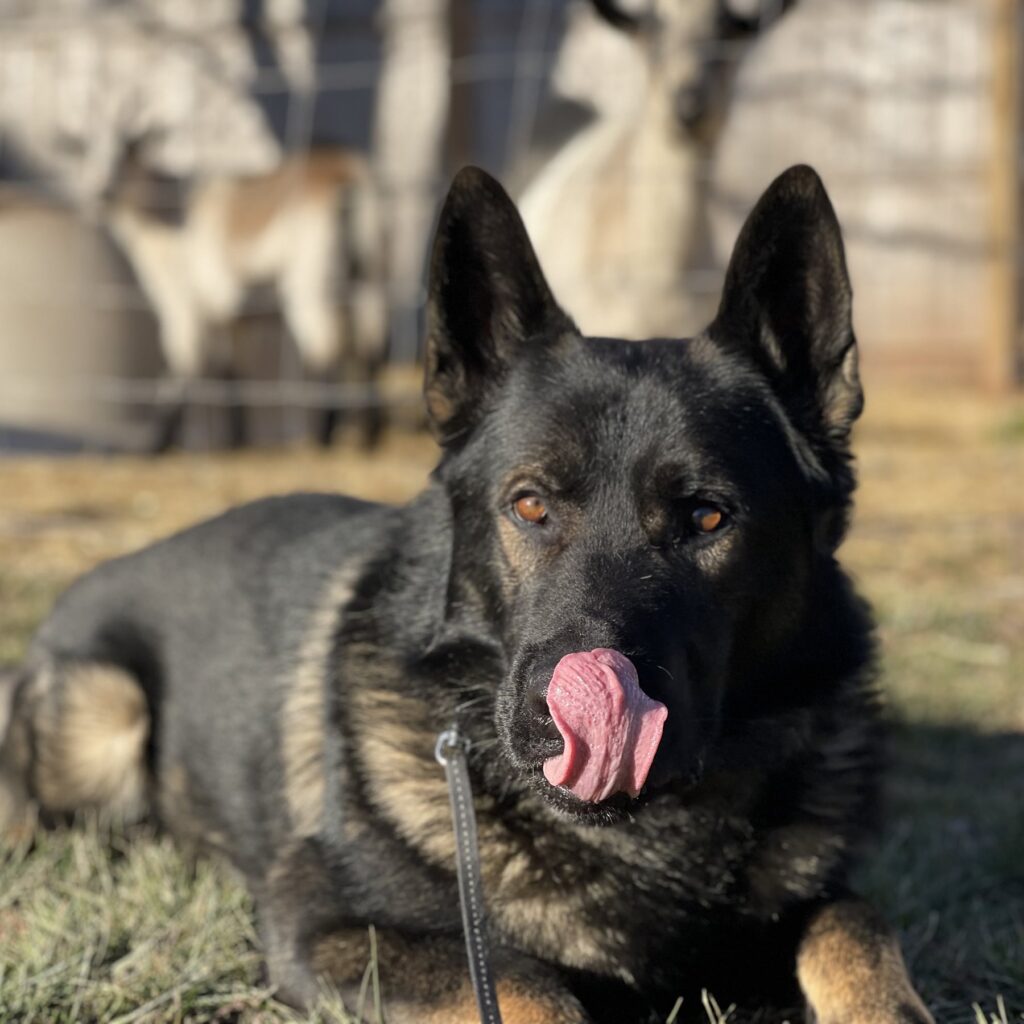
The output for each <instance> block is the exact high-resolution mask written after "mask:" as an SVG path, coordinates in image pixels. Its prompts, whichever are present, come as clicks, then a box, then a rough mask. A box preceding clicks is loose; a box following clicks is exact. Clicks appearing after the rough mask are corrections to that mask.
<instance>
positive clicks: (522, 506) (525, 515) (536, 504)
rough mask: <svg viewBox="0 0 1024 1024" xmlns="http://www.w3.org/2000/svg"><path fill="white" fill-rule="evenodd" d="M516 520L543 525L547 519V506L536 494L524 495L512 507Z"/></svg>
mask: <svg viewBox="0 0 1024 1024" xmlns="http://www.w3.org/2000/svg"><path fill="white" fill-rule="evenodd" d="M512 511H513V512H515V514H516V518H517V519H519V520H521V521H522V522H524V523H535V524H538V525H539V524H540V523H543V522H544V520H545V519H547V517H548V510H547V506H545V504H544V502H543V501H542V500H541V499H540V498H539V497H537V495H536V494H524V495H523V496H522V497H521V498H517V499H516V500H515V502H514V503H513V505H512Z"/></svg>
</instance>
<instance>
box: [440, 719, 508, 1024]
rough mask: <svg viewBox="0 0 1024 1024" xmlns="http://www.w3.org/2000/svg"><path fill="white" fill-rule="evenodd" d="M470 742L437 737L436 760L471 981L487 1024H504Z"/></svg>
mask: <svg viewBox="0 0 1024 1024" xmlns="http://www.w3.org/2000/svg"><path fill="white" fill-rule="evenodd" d="M468 750H469V740H467V739H466V738H465V737H464V736H462V735H461V734H460V733H459V730H458V726H456V725H452V726H450V727H449V728H448V729H445V730H444V732H442V733H440V735H439V736H438V737H437V743H436V744H435V746H434V757H435V758H436V759H437V763H438V764H439V765H441V766H442V767H443V768H444V773H445V777H446V778H447V780H448V796H449V798H450V799H451V804H452V824H453V826H454V829H455V866H456V869H457V871H458V877H459V903H460V904H461V906H462V929H463V931H464V932H465V933H466V955H467V957H468V958H469V977H470V980H471V981H472V982H473V992H474V993H475V994H476V1005H477V1007H478V1009H479V1010H480V1020H481V1021H482V1022H483V1024H501V1011H500V1010H499V1009H498V996H497V993H496V992H495V991H494V977H493V976H492V974H491V962H490V954H489V952H488V947H487V919H486V914H485V912H484V900H483V885H482V883H481V880H480V851H479V849H478V848H477V834H476V812H475V811H474V809H473V791H472V789H471V787H470V784H469V768H468V766H467V761H466V753H467V751H468Z"/></svg>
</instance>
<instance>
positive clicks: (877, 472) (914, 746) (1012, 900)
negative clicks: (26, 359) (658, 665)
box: [0, 390, 1024, 1024]
mask: <svg viewBox="0 0 1024 1024" xmlns="http://www.w3.org/2000/svg"><path fill="white" fill-rule="evenodd" d="M855 447H856V451H857V454H858V460H859V469H860V479H861V489H860V492H859V506H858V512H857V515H856V518H855V522H854V527H853V531H852V533H851V536H850V539H849V540H848V541H847V543H846V544H845V546H844V549H843V550H842V552H841V556H842V558H843V559H844V561H845V562H846V564H847V565H848V566H849V567H850V568H851V569H852V570H853V572H854V574H855V575H856V576H857V578H858V580H859V582H860V584H861V586H862V588H863V589H864V591H865V592H866V593H867V595H868V596H869V598H870V599H871V600H872V601H873V603H874V605H875V607H876V610H877V611H878V614H879V619H880V624H881V636H882V641H883V647H884V654H885V669H886V671H885V692H886V697H887V701H888V706H889V711H890V717H891V719H892V721H893V723H894V770H893V775H892V783H891V786H890V792H889V819H888V825H887V829H886V833H885V837H884V839H883V840H882V841H881V842H880V843H879V844H878V846H877V848H875V849H874V850H873V851H871V855H870V857H869V859H868V862H867V866H866V867H865V869H864V870H863V871H862V873H861V876H860V878H859V884H860V887H861V888H862V889H863V890H865V891H866V892H867V893H868V894H869V895H870V896H872V897H873V898H874V899H875V900H876V901H877V902H878V903H879V904H880V906H882V908H883V909H884V910H885V912H886V914H887V915H888V916H889V917H890V919H891V920H892V921H893V922H894V923H895V924H896V925H897V927H898V928H899V929H900V931H901V935H902V938H903V942H904V946H905V949H906V952H907V958H908V960H909V961H910V963H911V965H912V969H913V971H914V973H915V974H916V975H917V977H918V978H919V979H920V982H921V987H922V989H923V990H924V992H925V994H926V996H927V998H928V1000H929V1001H930V1003H931V1005H932V1006H933V1008H934V1009H935V1011H936V1017H937V1019H938V1020H940V1021H951V1022H963V1024H967V1022H975V1024H977V1022H986V1021H1002V1022H1005V1024H1009V1022H1011V1021H1017V1022H1020V1021H1024V402H1022V401H1021V400H1019V399H1018V400H1016V401H1014V400H1009V399H1007V400H996V399H991V398H985V397H980V396H978V395H971V394H967V393H964V392H956V391H950V392H934V391H933V392H930V393H928V392H922V391H913V392H908V391H906V390H902V391H899V392H897V391H894V390H890V391H883V392H881V393H877V392H873V393H871V395H870V402H869V406H868V411H867V414H866V416H865V419H864V420H863V422H862V424H861V425H860V426H859V428H858V431H857V434H856V438H855ZM434 456H435V451H434V448H433V445H432V443H431V442H430V441H429V439H427V438H426V437H425V436H411V435H402V436H396V437H393V438H391V439H389V440H388V442H387V444H386V445H385V447H384V448H383V449H382V450H379V451H377V452H375V453H373V454H369V455H368V454H365V453H360V452H357V451H354V450H349V449H340V450H336V451H333V452H330V453H326V454H325V453H321V452H317V451H313V450H311V449H307V448H294V449H288V450H282V451H274V452H261V453H251V454H250V453H247V454H242V455H232V456H214V455H210V456H171V457H167V458H163V459H160V460H157V461H154V460H144V459H135V458H120V457H108V458H100V457H75V458H67V459H37V458H27V459H17V460H14V459H12V460H7V461H0V664H2V663H5V662H11V661H14V660H16V659H17V658H18V657H19V656H20V655H21V653H22V651H23V650H24V646H25V643H26V641H27V638H28V636H29V633H30V631H31V629H32V628H33V626H34V625H35V623H36V622H37V621H38V620H39V619H40V618H41V617H42V615H43V614H44V613H45V610H46V608H47V607H48V606H49V604H50V602H51V601H52V600H53V598H54V596H55V595H56V594H57V593H58V592H59V591H60V589H61V588H62V587H63V586H65V585H66V584H67V582H68V581H69V580H70V579H72V578H73V577H74V576H75V575H77V574H78V573H79V572H81V571H83V570H85V569H87V568H88V567H89V566H91V565H93V564H95V563H96V562H98V561H99V560H101V559H103V558H107V557H109V556H112V555H116V554H120V553H122V552H125V551H129V550H131V549H133V548H136V547H138V546H140V545H142V544H144V543H146V542H147V541H149V540H151V539H153V538H155V537H159V536H162V535H165V534H166V533H168V532H170V531H172V530H174V529H177V528H179V527H181V526H184V525H186V524H188V523H191V522H193V521H195V520H196V519H199V518H201V517H204V516H208V515H211V514H213V513H216V512H218V511H219V510H221V509H223V508H224V507H226V506H228V505H231V504H235V503H238V502H240V501H244V500H246V499H249V498H254V497H257V496H262V495H266V494H272V493H280V492H284V491H289V490H295V489H304V490H310V489H321V490H343V491H348V492H351V493H354V494H358V495H360V496H363V497H369V498H377V499H382V500H388V501H401V500H404V499H405V498H407V497H409V496H410V495H412V494H413V493H414V492H415V491H416V490H417V489H418V488H419V487H420V486H421V485H422V484H423V482H424V480H425V479H426V476H427V473H428V472H429V470H430V467H431V465H432V462H433V459H434ZM126 876H127V877H126ZM115 877H116V878H117V885H116V886H114V885H112V884H111V879H113V878H115ZM97 879H98V880H99V881H97ZM96 885H102V886H109V901H110V902H109V905H108V904H104V905H105V906H106V908H107V909H106V910H105V911H104V914H105V915H106V916H104V915H103V914H101V915H99V917H100V918H101V919H102V921H101V923H97V922H96V921H95V920H94V918H96V912H95V907H93V913H92V914H91V915H90V913H89V912H88V911H89V908H90V907H91V906H92V904H90V903H89V902H88V899H87V896H88V891H89V890H90V889H95V886H96ZM55 887H56V891H58V892H63V893H64V899H63V902H61V901H60V900H55ZM147 893H148V894H152V893H156V895H154V896H152V899H151V900H150V903H151V904H152V906H154V907H157V908H159V907H164V909H165V910H166V909H168V908H174V907H177V908H178V910H177V911H175V913H176V914H177V915H178V920H179V923H181V922H184V921H189V922H192V924H193V925H194V926H195V927H196V928H202V927H206V938H205V940H204V941H205V942H206V945H204V946H203V950H202V951H201V953H200V952H196V950H195V949H194V948H193V947H194V946H195V943H196V941H197V940H196V938H195V934H194V933H189V934H178V933H174V934H171V935H169V937H168V933H166V932H161V931H160V929H161V928H164V929H166V928H167V927H168V926H167V924H166V922H165V921H163V917H164V916H165V914H164V912H163V911H161V912H160V913H154V912H152V911H151V909H149V910H143V909H139V907H141V905H142V904H143V903H144V902H145V900H144V898H143V897H144V896H145V894H147ZM146 898H149V897H146ZM133 900H134V901H136V902H135V903H133ZM82 901H84V902H82ZM154 901H155V902H154ZM136 904H138V906H137V905H136ZM126 906H127V907H128V909H127V910H126V909H125V908H126ZM132 907H136V910H134V911H131V912H129V910H131V908H132ZM133 913H134V914H135V916H134V917H133V916H132V914H133ZM103 922H105V923H103ZM203 922H206V924H203ZM207 925H208V927H207ZM104 928H105V929H106V931H105V932H104V931H103V929H104ZM112 935H118V936H120V938H118V939H117V941H116V942H115V941H114V939H112V938H111V936H112ZM154 935H164V939H161V940H160V941H161V942H163V941H166V942H168V943H170V947H169V948H170V949H171V950H172V951H176V952H171V953H166V952H165V953H163V954H161V956H162V959H161V957H156V960H154V957H155V956H156V954H154V953H153V950H152V949H149V948H148V947H147V946H146V943H147V942H149V943H157V939H156V938H154V937H153V936H154ZM142 936H149V938H144V937H142ZM211 944H212V945H211ZM147 950H148V951H147ZM126 962H127V964H128V967H126V966H125V963H126ZM190 964H191V965H193V966H192V967H189V966H188V965H190ZM195 965H205V966H195ZM190 972H191V973H190ZM385 983H386V981H385ZM12 1000H13V1001H12ZM154 1000H155V1002H153V1001H154ZM149 1003H153V1005H148V1004H149ZM0 1005H2V1006H4V1007H12V1006H17V1007H19V1009H18V1010H17V1012H16V1013H15V1015H14V1016H13V1017H8V1016H3V1015H2V1014H0V1017H2V1019H5V1020H6V1019H17V1020H22V1019H25V1020H28V1019H36V1020H41V1021H59V1020H68V1021H71V1020H79V1019H82V1020H85V1019H114V1018H117V1019H120V1020H122V1021H125V1022H127V1021H130V1020H131V1021H134V1020H160V1021H163V1020H182V1019H191V1020H209V1019H217V1020H267V1021H270V1020H275V1021H276V1020H279V1019H284V1018H283V1017H282V1016H280V1015H281V1014H282V1013H283V1011H280V1010H279V1009H275V1008H274V1006H273V1004H272V1003H271V1002H270V1001H269V996H268V994H267V993H266V991H265V990H262V989H260V987H259V974H258V951H257V950H256V948H255V944H254V940H253V938H252V934H251V922H249V918H248V910H247V905H246V902H245V898H244V896H243V895H241V894H240V893H239V892H238V890H237V889H236V888H235V887H234V885H233V883H231V882H230V881H229V880H226V879H224V878H222V877H221V875H220V873H219V872H218V871H217V869H216V868H211V867H203V868H201V869H200V870H199V871H198V873H196V872H195V871H191V870H186V868H185V867H184V866H183V865H182V862H181V861H180V860H179V859H178V858H177V855H176V854H175V853H174V851H173V850H172V849H171V848H170V847H169V846H168V845H167V844H166V843H165V842H164V841H163V840H161V839H153V840H147V841H145V842H141V843H136V844H134V845H133V846H132V847H131V849H127V850H124V851H122V852H121V854H120V857H117V856H115V857H114V858H112V859H111V858H109V857H108V855H107V854H106V853H105V852H103V847H102V845H101V844H99V843H98V842H93V840H92V839H90V837H89V836H88V835H87V834H71V835H65V836H56V837H49V838H47V839H46V840H45V841H44V842H42V843H41V844H40V845H39V846H38V847H37V848H36V850H35V851H34V852H32V853H30V854H28V855H25V854H24V852H19V853H16V854H9V855H7V857H6V858H5V859H0ZM204 1007H205V1008H206V1009H203V1008H204ZM33 1014H34V1015H35V1016H33ZM119 1014H120V1015H121V1016H120V1017H118V1015H119ZM218 1014H219V1016H218ZM76 1015H77V1016H76ZM90 1015H91V1016H90Z"/></svg>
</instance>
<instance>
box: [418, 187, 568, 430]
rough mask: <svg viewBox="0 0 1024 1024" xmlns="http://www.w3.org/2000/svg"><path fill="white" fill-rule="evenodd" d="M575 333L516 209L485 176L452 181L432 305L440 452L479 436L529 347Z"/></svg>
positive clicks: (432, 387) (432, 410)
mask: <svg viewBox="0 0 1024 1024" xmlns="http://www.w3.org/2000/svg"><path fill="white" fill-rule="evenodd" d="M572 331H575V326H574V325H573V322H572V320H570V319H569V317H568V316H567V315H566V314H565V313H564V312H563V311H562V310H561V309H560V308H559V306H558V303H556V302H555V300H554V297H553V296H552V294H551V289H550V288H549V287H548V284H547V281H545V280H544V274H543V273H542V272H541V269H540V264H539V263H538V262H537V257H536V256H535V255H534V251H533V247H532V246H531V245H530V239H529V237H528V236H527V234H526V228H525V227H524V226H523V222H522V219H521V218H520V216H519V211H518V210H517V209H516V207H515V204H514V203H513V202H512V200H511V199H509V197H508V195H507V194H506V192H505V190H504V189H503V188H502V187H501V185H499V184H498V182H497V181H495V180H494V178H492V177H491V176H490V175H489V174H487V173H486V172H485V171H482V170H480V169H479V168H478V167H464V168H463V169H462V170H461V171H459V173H458V174H457V175H456V176H455V180H454V182H452V187H451V189H450V191H449V192H448V198H447V199H446V200H445V204H444V207H443V209H442V210H441V217H440V220H439V221H438V225H437V234H436V236H435V240H434V249H433V253H432V255H431V261H430V286H429V296H428V299H427V343H426V379H425V381H424V393H425V397H426V402H427V415H428V417H429V420H430V425H431V429H432V430H433V432H434V435H435V437H437V438H438V440H439V441H441V443H442V444H446V443H449V442H451V441H453V440H455V439H456V438H458V437H460V436H461V435H463V434H464V433H465V431H466V430H467V429H468V428H469V427H470V426H472V424H473V423H474V422H475V421H476V418H477V417H478V415H479V413H480V410H481V407H482V406H483V404H484V402H485V401H486V397H487V393H488V392H489V390H490V388H491V387H492V386H493V385H494V384H496V383H498V382H499V381H500V380H501V379H502V377H503V376H504V375H505V373H506V371H507V369H508V367H509V365H510V364H511V362H512V361H513V360H514V359H515V357H516V355H517V354H518V353H519V352H520V351H521V350H522V349H523V348H524V347H525V346H527V345H530V344H535V343H542V342H544V341H551V340H553V339H554V338H555V337H556V336H558V335H562V334H565V333H567V332H572Z"/></svg>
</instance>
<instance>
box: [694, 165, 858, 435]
mask: <svg viewBox="0 0 1024 1024" xmlns="http://www.w3.org/2000/svg"><path fill="white" fill-rule="evenodd" d="M851 301H852V291H851V288H850V278H849V275H848V274H847V272H846V257H845V255H844V250H843V238H842V234H841V232H840V230H839V221H838V220H837V219H836V214H835V211H834V210H833V209H832V203H831V202H830V201H829V198H828V194H827V193H826V192H825V187H824V186H823V185H822V183H821V179H820V178H819V177H818V175H817V174H816V173H815V172H814V171H813V170H812V169H811V168H810V167H805V166H798V167H791V168H790V169H789V170H788V171H785V172H784V173H783V174H781V175H780V176H779V177H778V178H776V179H775V181H774V182H773V183H772V184H771V185H770V186H769V187H768V190H767V191H766V192H765V194H764V195H763V196H762V197H761V199H760V200H759V201H758V203H757V205H756V206H755V207H754V210H753V212H752V213H751V214H750V216H749V217H748V218H747V222H746V224H745V225H744V226H743V230H742V231H741V232H740V236H739V239H738V240H737V242H736V247H735V249H734V250H733V255H732V260H731V261H730V263H729V269H728V271H727V272H726V278H725V288H724V290H723V293H722V304H721V306H720V307H719V311H718V316H717V317H716V318H715V321H714V323H713V324H712V325H711V327H710V328H709V333H710V335H711V336H712V338H713V339H714V340H715V341H716V342H717V343H718V344H720V345H722V346H723V347H726V348H731V349H734V350H735V349H740V350H742V351H744V352H746V353H747V354H748V355H749V356H751V357H752V358H753V359H754V361H755V362H756V363H757V364H758V366H759V367H760V368H761V369H762V371H763V372H764V373H765V375H766V376H767V377H768V378H769V380H770V381H771V383H772V386H773V388H774V390H775V392H776V394H778V396H779V398H780V399H781V400H782V402H783V404H784V406H785V407H786V409H787V411H788V412H789V414H790V415H791V416H792V417H793V419H794V421H795V422H796V424H797V426H798V427H800V428H801V429H802V430H803V431H804V432H805V433H806V434H808V435H809V436H810V437H811V438H812V439H821V440H824V441H826V442H827V443H828V442H830V443H831V444H833V445H838V446H840V447H845V445H846V444H847V442H848V440H849V432H850V427H851V426H852V424H853V421H854V420H855V419H856V418H857V416H858V415H860V411H861V408H862V407H863V404H864V403H863V395H862V392H861V386H860V378H859V376H858V372H857V346H856V340H855V338H854V334H853V324H852V321H851V313H850V310H851Z"/></svg>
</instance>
